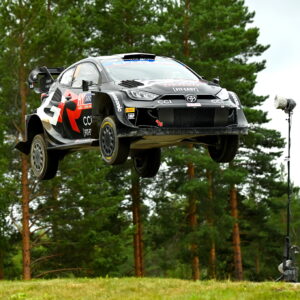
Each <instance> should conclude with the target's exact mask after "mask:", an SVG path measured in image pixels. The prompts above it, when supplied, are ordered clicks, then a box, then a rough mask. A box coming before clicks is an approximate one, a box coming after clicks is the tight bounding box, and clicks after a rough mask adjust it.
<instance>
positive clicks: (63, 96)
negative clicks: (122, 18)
mask: <svg viewBox="0 0 300 300" xmlns="http://www.w3.org/2000/svg"><path fill="white" fill-rule="evenodd" d="M55 77H56V78H55ZM28 81H29V84H30V87H31V88H34V89H35V91H36V92H38V93H40V94H41V105H40V107H38V108H37V109H36V111H34V112H33V113H32V114H29V115H27V116H26V139H25V140H24V141H22V142H19V143H18V144H17V145H16V148H17V149H19V150H20V151H21V152H23V153H25V154H28V155H29V156H30V161H31V167H32V170H33V173H34V175H35V176H36V177H37V178H39V179H41V180H45V179H50V178H52V177H54V176H55V174H56V172H57V168H58V163H59V160H60V159H62V158H63V157H64V156H65V155H66V154H67V153H69V152H72V151H77V150H80V149H86V148H94V147H99V148H100V151H101V154H102V157H103V159H104V161H105V162H106V163H107V164H110V165H116V164H122V163H124V162H125V161H126V159H127V158H128V156H129V155H131V157H132V160H133V164H134V167H135V169H136V171H137V172H138V173H139V174H140V175H141V176H142V177H153V176H155V175H156V173H157V171H158V169H159V166H160V156H161V150H160V149H161V147H165V146H171V145H182V144H185V143H193V144H202V145H205V146H207V148H208V152H209V154H210V156H211V158H212V159H213V160H214V161H216V162H230V161H231V160H232V159H233V158H234V157H235V155H236V152H237V150H238V145H239V135H241V134H246V133H247V128H248V123H247V120H246V118H245V115H244V113H243V110H242V107H241V103H240V100H239V98H238V96H237V95H236V94H235V93H234V92H228V91H227V90H226V89H224V88H221V87H220V86H219V84H218V81H217V80H215V81H214V82H209V81H206V80H204V79H203V78H202V77H201V76H199V75H198V74H197V73H195V72H194V71H193V70H191V69H190V68H189V67H187V66H186V65H184V64H183V63H181V62H179V61H177V60H175V59H172V58H168V57H161V56H156V55H154V54H146V53H128V54H119V55H112V56H101V57H92V58H87V59H83V60H81V61H79V62H77V63H75V64H73V65H71V66H70V67H68V68H66V69H64V68H47V67H38V68H36V69H34V70H33V71H32V72H31V73H30V75H29V79H28Z"/></svg>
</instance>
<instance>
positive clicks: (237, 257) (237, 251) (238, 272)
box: [230, 185, 243, 280]
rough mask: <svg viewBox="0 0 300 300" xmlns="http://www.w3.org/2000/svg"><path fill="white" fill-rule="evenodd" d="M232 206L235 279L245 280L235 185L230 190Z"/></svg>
mask: <svg viewBox="0 0 300 300" xmlns="http://www.w3.org/2000/svg"><path fill="white" fill-rule="evenodd" d="M230 206H231V216H232V217H233V218H234V225H233V233H232V241H233V258H234V271H235V279H236V280H243V265H242V252H241V241H240V230H239V223H238V207H237V190H236V188H235V186H234V185H233V186H232V187H231V189H230Z"/></svg>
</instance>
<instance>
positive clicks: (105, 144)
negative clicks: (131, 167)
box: [99, 116, 130, 165]
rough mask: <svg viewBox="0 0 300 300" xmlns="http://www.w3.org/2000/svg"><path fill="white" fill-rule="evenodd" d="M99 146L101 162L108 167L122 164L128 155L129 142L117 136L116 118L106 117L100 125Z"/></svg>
mask: <svg viewBox="0 0 300 300" xmlns="http://www.w3.org/2000/svg"><path fill="white" fill-rule="evenodd" d="M99 145H100V151H101V154H102V158H103V160H104V161H105V162H106V163H108V164H109V165H118V164H122V163H124V162H125V161H126V160H127V157H128V154H129V146H130V145H129V142H128V141H127V140H126V139H120V138H118V136H117V126H116V118H115V117H114V116H109V117H106V118H105V119H104V120H103V121H102V124H101V127H100V133H99Z"/></svg>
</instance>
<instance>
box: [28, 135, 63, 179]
mask: <svg viewBox="0 0 300 300" xmlns="http://www.w3.org/2000/svg"><path fill="white" fill-rule="evenodd" d="M30 163H31V168H32V171H33V174H34V176H35V177H36V178H38V179H39V180H48V179H51V178H53V177H54V176H55V175H56V172H57V169H58V156H57V155H55V153H54V152H50V151H48V150H47V146H46V143H45V139H44V135H43V134H37V135H35V136H34V138H33V140H32V143H31V147H30Z"/></svg>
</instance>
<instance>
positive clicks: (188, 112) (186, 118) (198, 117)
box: [158, 108, 236, 127]
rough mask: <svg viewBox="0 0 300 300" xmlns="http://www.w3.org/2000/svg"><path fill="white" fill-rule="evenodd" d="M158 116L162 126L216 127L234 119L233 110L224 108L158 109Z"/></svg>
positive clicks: (228, 123)
mask: <svg viewBox="0 0 300 300" xmlns="http://www.w3.org/2000/svg"><path fill="white" fill-rule="evenodd" d="M158 117H159V120H160V121H161V122H163V124H164V127H218V126H227V125H230V124H234V123H235V119H236V118H235V113H234V110H233V109H226V108H196V109H195V108H189V109H186V108H185V109H180V108H178V109H176V108H175V109H171V110H170V109H160V110H159V111H158Z"/></svg>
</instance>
